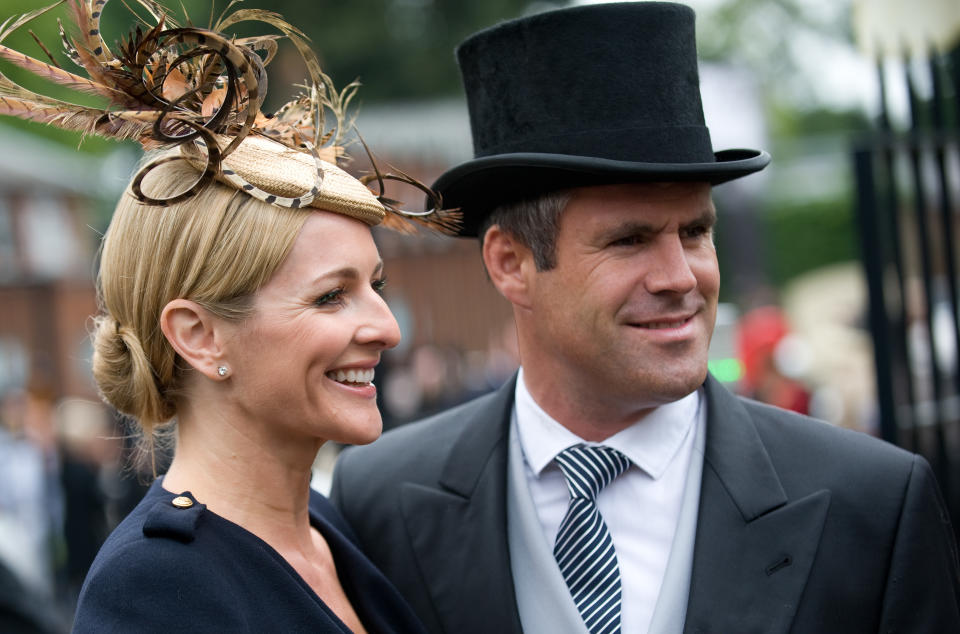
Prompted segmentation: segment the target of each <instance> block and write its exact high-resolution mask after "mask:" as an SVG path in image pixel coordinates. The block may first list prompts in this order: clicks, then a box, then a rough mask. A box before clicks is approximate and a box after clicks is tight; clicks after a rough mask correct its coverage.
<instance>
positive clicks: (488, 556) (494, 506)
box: [400, 378, 521, 634]
mask: <svg viewBox="0 0 960 634" xmlns="http://www.w3.org/2000/svg"><path fill="white" fill-rule="evenodd" d="M515 382H516V378H514V380H511V381H508V382H507V384H506V385H504V386H503V387H501V388H500V389H499V390H498V391H497V392H495V393H493V394H491V395H488V396H487V397H483V399H482V400H481V401H479V402H477V403H476V404H475V405H474V406H472V407H468V409H467V410H466V411H467V412H469V413H468V414H466V418H464V419H463V420H459V421H458V420H448V421H446V422H447V424H450V425H460V426H461V431H460V433H459V435H458V437H457V439H456V441H455V442H454V444H453V446H452V447H451V449H450V452H449V455H448V459H447V462H446V463H445V465H444V467H443V470H442V472H441V474H440V478H439V487H436V488H434V487H426V486H422V485H418V484H413V483H407V484H404V485H402V487H401V490H400V496H401V499H400V506H401V510H402V513H403V516H404V519H405V521H406V523H407V530H408V535H409V536H410V542H411V545H412V547H413V551H414V553H415V556H416V559H417V564H418V566H419V567H420V570H421V572H422V574H423V578H424V579H426V583H427V584H428V588H429V593H430V597H431V599H432V601H433V605H434V608H435V611H436V615H437V618H438V619H439V621H440V623H441V626H442V630H443V631H445V632H462V633H472V632H477V633H479V632H504V633H507V634H521V625H520V617H519V613H518V611H517V605H516V595H515V592H514V585H513V576H512V574H511V571H510V555H509V547H508V542H507V513H506V504H505V502H504V500H505V499H506V492H507V461H508V451H507V446H508V438H509V433H508V432H509V422H510V414H511V408H512V407H513V395H514V387H515V384H516V383H515ZM466 605H469V606H471V609H470V610H464V609H463V606H466Z"/></svg>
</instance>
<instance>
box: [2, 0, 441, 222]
mask: <svg viewBox="0 0 960 634" xmlns="http://www.w3.org/2000/svg"><path fill="white" fill-rule="evenodd" d="M134 1H135V2H136V3H137V4H139V5H140V6H141V7H142V8H143V9H144V10H145V12H146V13H147V14H148V16H149V20H146V19H144V18H140V19H141V22H142V23H141V24H138V25H137V26H136V28H135V30H133V31H132V32H131V33H130V34H129V35H128V36H127V37H126V38H123V39H121V40H120V42H118V44H117V49H118V50H117V51H116V53H114V52H112V51H111V50H110V49H109V48H108V47H107V45H106V43H105V42H104V40H103V37H102V36H101V34H100V15H101V13H102V11H103V8H104V6H105V5H106V4H107V0H59V2H56V3H55V4H52V5H50V6H47V7H44V8H41V9H37V10H35V11H31V12H29V13H25V14H23V15H20V16H13V17H11V18H9V19H7V20H6V21H5V22H3V23H2V24H0V57H3V58H5V59H7V60H9V61H10V62H12V63H14V64H16V65H17V66H20V67H22V68H24V69H26V70H27V71H30V72H31V73H33V74H34V75H37V76H39V77H43V78H45V79H47V80H50V81H53V82H55V83H58V84H62V85H64V86H68V87H70V88H72V89H75V90H78V91H80V92H84V93H90V94H93V95H96V96H99V97H102V98H103V99H105V100H106V101H107V106H106V107H104V108H93V107H88V106H82V105H77V104H73V103H69V102H65V101H61V100H58V99H53V98H50V97H46V96H43V95H40V94H37V93H35V92H33V91H31V90H28V89H26V88H24V87H22V86H20V85H18V84H17V83H15V82H13V81H11V80H10V79H9V78H7V77H5V76H4V75H3V74H0V114H6V115H12V116H15V117H19V118H22V119H27V120H32V121H38V122H42V123H47V124H51V125H55V126H58V127H61V128H65V129H68V130H77V131H80V132H83V133H84V134H97V135H101V136H105V137H110V138H115V139H134V140H136V141H138V142H139V143H140V144H141V145H142V146H143V147H144V149H147V150H153V149H162V148H179V152H172V153H170V152H168V153H165V154H164V155H163V156H162V157H161V158H157V159H155V160H153V161H152V162H149V163H147V164H146V165H145V166H144V167H143V168H142V169H141V170H140V171H139V172H138V173H137V174H136V176H135V177H134V179H133V181H132V183H131V187H130V189H131V192H132V193H133V195H134V196H136V197H137V199H138V200H139V201H141V202H143V203H144V204H149V205H170V204H173V203H176V202H179V201H182V200H184V199H186V198H189V197H190V196H193V195H194V194H196V193H197V192H199V191H200V190H201V189H203V188H204V187H206V186H207V185H209V184H210V182H211V181H213V180H214V179H216V180H218V181H221V182H223V183H225V184H227V185H228V186H230V187H234V188H236V189H238V190H241V191H244V192H246V193H247V194H249V195H251V196H253V197H255V198H259V199H261V200H264V201H266V202H268V203H271V204H273V205H277V206H281V207H306V206H311V207H317V208H322V209H326V210H329V211H335V212H338V213H342V214H345V215H348V216H351V217H354V218H357V219H359V220H362V221H364V222H366V223H367V224H370V225H375V224H378V223H381V222H382V223H383V224H384V226H387V227H390V228H393V229H397V230H399V231H404V232H411V231H414V230H415V225H416V224H419V225H423V226H427V227H430V228H432V229H435V230H438V231H440V232H443V233H455V232H456V229H457V226H458V224H459V215H458V214H457V213H455V212H451V211H445V210H443V209H442V203H441V201H440V200H439V198H438V197H437V196H435V195H433V193H432V192H431V191H430V190H429V188H427V187H426V186H424V185H422V184H421V183H420V182H419V181H417V180H415V179H413V178H411V177H409V176H407V175H405V174H403V173H390V174H384V173H382V172H380V170H379V169H378V168H377V167H376V163H375V162H374V161H373V157H372V156H370V161H371V164H372V165H373V166H374V167H373V170H374V173H373V174H372V175H368V176H364V177H363V178H362V179H360V180H357V179H355V178H354V177H353V176H350V175H349V174H347V173H346V172H345V171H343V170H342V169H341V168H339V167H338V166H337V161H338V159H345V158H346V154H345V151H344V150H343V143H344V140H345V136H346V134H347V133H348V132H349V131H350V129H351V128H352V127H353V120H352V118H351V117H350V115H349V114H348V106H349V104H350V101H351V99H352V98H353V97H354V95H355V94H356V90H357V87H358V84H357V83H356V82H354V83H351V84H350V85H348V86H347V87H346V88H345V89H344V90H342V91H339V92H338V91H337V90H336V89H335V88H334V86H333V84H332V82H331V80H330V78H329V77H327V75H325V74H324V73H323V71H322V70H321V68H320V64H319V62H318V60H317V57H316V55H315V54H314V53H313V51H312V50H311V49H310V47H309V45H308V44H307V37H306V35H304V34H303V32H301V31H300V30H299V29H297V28H296V27H294V26H292V25H290V24H289V23H287V22H286V21H284V20H283V19H282V18H281V17H280V16H279V15H278V14H277V13H274V12H271V11H265V10H258V9H237V10H234V11H232V12H231V9H233V8H234V6H235V5H236V4H237V3H238V2H240V1H241V0H231V2H230V3H229V5H228V6H227V8H226V9H225V10H224V12H223V14H222V15H221V16H220V18H219V19H218V20H217V21H216V22H215V23H212V24H211V26H210V28H206V29H205V28H198V27H195V26H181V25H179V24H178V23H177V22H176V21H175V20H174V18H173V17H171V16H170V15H169V13H168V12H167V10H166V9H165V8H164V7H162V6H161V5H159V4H158V3H157V2H155V1H154V0H134ZM64 2H67V3H68V7H69V11H70V17H71V19H72V21H73V23H74V24H75V26H76V31H77V32H76V34H74V35H71V34H69V33H68V32H67V30H66V29H64V27H63V25H62V24H61V25H60V36H61V40H62V44H63V49H64V52H65V53H66V56H67V57H68V58H69V59H70V60H71V61H72V62H73V63H74V64H76V65H77V66H78V67H80V68H82V69H83V70H84V71H86V74H87V76H88V77H83V76H81V75H77V74H74V73H72V72H70V71H68V70H65V69H64V68H62V67H61V66H60V65H59V64H58V63H57V61H56V60H55V59H54V57H53V56H52V55H51V54H50V52H49V50H48V49H47V48H46V47H45V46H44V45H43V44H42V43H41V42H40V41H39V40H37V43H38V45H39V46H40V48H41V49H42V50H43V51H44V53H45V54H46V55H47V57H49V58H50V63H47V62H43V61H40V60H37V59H34V58H32V57H29V56H27V55H24V54H22V53H19V52H17V51H15V50H13V49H11V48H9V47H7V46H4V45H3V44H2V43H3V41H4V40H5V39H6V38H7V36H9V35H10V34H11V33H13V32H14V31H15V30H17V29H18V28H20V27H22V26H23V25H25V24H26V23H28V22H30V21H31V20H33V19H35V18H37V17H38V16H40V15H42V14H44V13H46V12H48V11H50V10H51V9H53V8H55V7H57V6H59V5H61V4H63V3H64ZM211 21H212V20H211ZM249 21H256V22H261V23H264V24H267V25H269V26H272V27H274V28H275V29H277V30H278V31H279V32H280V33H279V34H271V35H263V36H256V37H244V38H239V37H232V36H228V35H225V34H224V31H226V30H227V29H229V28H230V27H233V26H234V25H236V24H238V23H240V22H249ZM284 37H285V38H287V39H288V40H289V41H290V42H292V43H293V45H294V46H295V47H296V49H297V51H298V52H299V53H300V55H301V57H302V58H303V60H304V62H305V63H306V67H307V72H308V73H309V80H308V82H307V84H306V85H305V86H304V91H303V92H302V93H301V94H300V95H299V96H298V97H297V98H295V99H294V100H293V101H290V102H289V103H287V104H285V105H284V106H282V107H281V108H280V109H279V110H278V111H277V112H276V113H275V114H274V115H265V114H264V113H263V112H261V105H262V104H263V100H264V97H265V96H266V91H267V73H266V70H265V67H266V66H267V64H269V63H270V61H271V60H272V59H273V57H274V56H275V54H276V52H277V45H278V40H279V39H281V38H284ZM35 39H36V38H35ZM330 119H332V121H330ZM361 144H362V145H363V143H362V141H361ZM363 148H364V149H365V150H366V145H363ZM368 155H369V152H368ZM172 160H184V161H187V162H189V163H190V164H191V165H193V166H194V167H195V168H196V170H197V173H198V177H197V180H196V182H194V183H193V184H192V185H190V186H189V187H186V188H185V189H184V191H183V192H182V193H179V194H177V195H175V196H173V197H171V198H163V199H159V198H153V197H151V196H149V195H148V194H147V193H145V192H144V191H143V181H144V177H145V176H146V175H147V174H148V173H149V172H150V171H151V170H152V169H153V168H155V167H156V166H158V165H160V164H162V163H165V162H169V161H172ZM390 179H392V180H399V181H401V182H403V183H406V184H408V185H412V186H414V187H416V188H418V189H421V190H423V191H424V192H426V193H427V194H428V196H430V198H431V200H432V201H433V208H432V209H431V210H428V211H425V212H409V211H404V210H402V209H400V208H399V203H398V202H397V201H395V200H391V199H389V198H387V197H386V196H385V195H384V193H383V192H384V181H385V180H390ZM372 183H375V184H376V187H377V192H378V193H376V194H375V193H374V192H373V191H371V189H370V188H368V187H367V184H372Z"/></svg>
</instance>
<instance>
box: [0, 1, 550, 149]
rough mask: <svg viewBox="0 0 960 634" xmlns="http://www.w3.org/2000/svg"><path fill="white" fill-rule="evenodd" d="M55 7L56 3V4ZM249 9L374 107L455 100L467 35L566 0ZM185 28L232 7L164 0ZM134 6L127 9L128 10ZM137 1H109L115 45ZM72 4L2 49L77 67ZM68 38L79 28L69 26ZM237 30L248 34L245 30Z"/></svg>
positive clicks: (294, 68)
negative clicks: (307, 43)
mask: <svg viewBox="0 0 960 634" xmlns="http://www.w3.org/2000/svg"><path fill="white" fill-rule="evenodd" d="M49 1H50V2H52V1H53V0H49ZM43 2H45V0H39V1H38V0H0V20H2V19H5V18H6V17H7V16H10V15H14V14H20V13H24V12H27V11H30V10H33V9H36V8H38V7H39V6H43V4H41V3H43ZM241 2H242V4H240V5H239V6H240V7H242V8H259V9H270V10H273V11H276V12H278V13H280V14H281V15H282V16H283V17H284V18H286V19H287V20H288V21H289V22H291V23H292V24H294V25H296V26H298V27H299V28H301V29H302V30H303V31H304V32H305V33H306V34H307V35H308V36H309V37H310V39H311V42H312V45H313V48H314V50H315V51H316V52H317V54H318V55H319V56H320V59H321V62H322V64H323V68H324V70H325V71H326V72H327V73H328V74H329V75H330V76H331V77H332V78H333V79H334V81H335V83H336V84H337V85H338V86H344V85H346V84H348V83H349V82H351V81H353V80H355V79H359V80H360V81H361V82H362V83H363V84H364V86H363V89H362V90H361V93H360V98H361V99H362V100H363V101H364V102H366V103H370V102H375V101H387V100H418V99H430V98H433V97H437V96H450V95H457V94H459V92H460V77H459V71H458V70H457V66H456V62H455V60H454V53H453V51H454V48H455V47H456V45H457V44H458V43H459V42H460V41H462V40H463V39H464V38H465V37H466V36H467V35H469V34H470V33H473V32H474V31H477V30H479V29H481V28H484V27H486V26H490V25H493V24H496V23H497V22H500V21H502V20H505V19H509V18H513V17H517V16H519V15H522V14H524V13H527V12H532V11H537V10H542V9H549V8H555V7H558V6H562V5H564V4H567V3H566V2H564V1H563V0H540V1H537V2H531V0H483V1H482V2H472V1H466V0H313V1H311V2H303V0H269V1H268V0H241ZM162 4H164V5H165V6H167V7H168V8H170V9H171V10H172V12H173V13H174V15H176V16H177V18H178V19H179V20H181V21H182V22H189V23H192V24H195V25H198V26H208V25H209V24H210V23H211V21H212V19H213V18H215V17H216V16H218V15H220V13H222V12H223V11H224V10H225V9H227V7H228V4H229V3H228V0H212V1H211V0H162ZM125 5H126V6H125ZM129 6H133V3H130V2H124V1H123V0H111V1H110V2H108V4H107V6H106V7H105V8H104V12H103V17H102V19H101V31H102V33H103V34H104V39H105V40H106V42H107V43H108V45H114V43H115V42H116V41H117V40H118V39H120V38H121V37H122V36H125V35H126V34H127V33H128V32H129V30H130V29H131V27H132V26H133V24H134V23H133V21H132V20H131V17H130V12H129V9H128V7H129ZM67 15H68V13H67V11H66V7H65V6H61V7H58V8H57V9H55V10H54V11H52V12H51V13H50V14H47V15H44V16H42V17H41V18H40V19H38V20H36V21H35V22H33V23H31V24H30V25H29V28H23V29H21V30H20V31H18V32H17V33H15V34H14V35H13V36H11V37H10V38H8V40H6V41H5V42H4V44H6V45H8V46H10V47H12V48H15V49H17V50H19V51H22V52H24V53H26V54H28V55H31V56H33V57H37V58H40V59H44V60H46V59H48V58H47V55H46V53H45V52H44V51H43V49H42V48H41V47H40V46H39V45H38V44H37V43H36V42H35V41H34V39H33V38H32V37H31V36H30V34H29V32H28V31H29V30H32V31H34V32H35V33H36V35H37V37H38V38H39V39H40V41H42V42H43V43H44V44H45V45H46V47H47V48H48V49H49V50H50V52H51V53H52V54H53V56H54V57H55V58H56V59H57V61H58V63H59V64H61V65H62V66H63V67H64V68H67V69H69V70H76V69H75V68H73V67H72V64H71V63H70V62H69V61H67V60H66V58H65V57H64V56H63V55H62V54H61V47H60V38H59V35H58V33H57V17H60V18H66V16H67ZM64 22H65V24H67V25H68V32H69V31H71V30H72V28H71V25H69V20H66V19H64ZM237 33H238V34H239V35H246V34H248V33H245V32H244V30H243V27H242V26H241V27H240V28H239V29H238V31H237ZM294 57H295V56H290V57H289V58H288V57H284V56H283V55H281V56H280V57H278V58H277V59H276V60H275V61H274V63H273V65H272V66H271V68H270V75H271V80H272V86H271V91H270V94H269V96H268V101H267V103H266V108H267V109H268V110H269V109H271V108H275V107H277V106H279V104H281V103H283V102H285V101H287V100H288V99H289V98H290V97H291V96H292V93H293V92H294V91H295V89H293V88H292V86H293V84H295V83H299V82H302V81H303V79H304V77H305V75H306V73H305V71H304V70H303V69H302V67H301V65H300V63H299V60H295V61H294V60H293V58H294ZM0 72H2V73H4V74H6V75H8V76H9V77H11V78H12V79H14V80H15V81H17V82H18V83H23V84H24V85H26V86H27V87H28V88H32V89H35V90H38V91H43V92H45V93H46V94H50V95H53V96H56V97H58V98H61V99H65V100H70V101H75V102H79V103H84V104H88V105H95V104H96V103H97V101H96V99H95V98H92V97H90V96H86V95H78V94H77V93H74V92H72V91H69V90H66V89H63V88H60V87H57V86H49V85H46V84H45V83H44V82H38V81H36V80H35V79H34V78H32V77H30V76H29V74H27V73H24V72H22V71H20V70H19V69H18V68H16V67H14V66H13V65H11V64H9V63H7V62H5V61H0ZM2 123H3V124H9V125H14V126H17V127H21V128H26V129H28V130H30V131H32V132H34V133H36V134H38V135H41V136H46V137H48V138H52V139H55V140H58V141H61V142H63V143H65V144H69V145H77V143H78V138H79V137H78V135H77V134H75V133H69V132H63V131H60V130H57V129H55V128H51V127H47V126H40V125H36V124H30V123H27V122H21V121H16V120H12V119H8V118H4V120H3V122H2ZM114 145H115V143H114V142H107V141H103V140H102V139H97V138H94V137H90V138H88V139H86V140H84V142H83V144H82V146H81V147H82V149H84V150H87V151H92V152H102V151H106V150H107V149H109V148H111V147H113V146H114Z"/></svg>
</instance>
